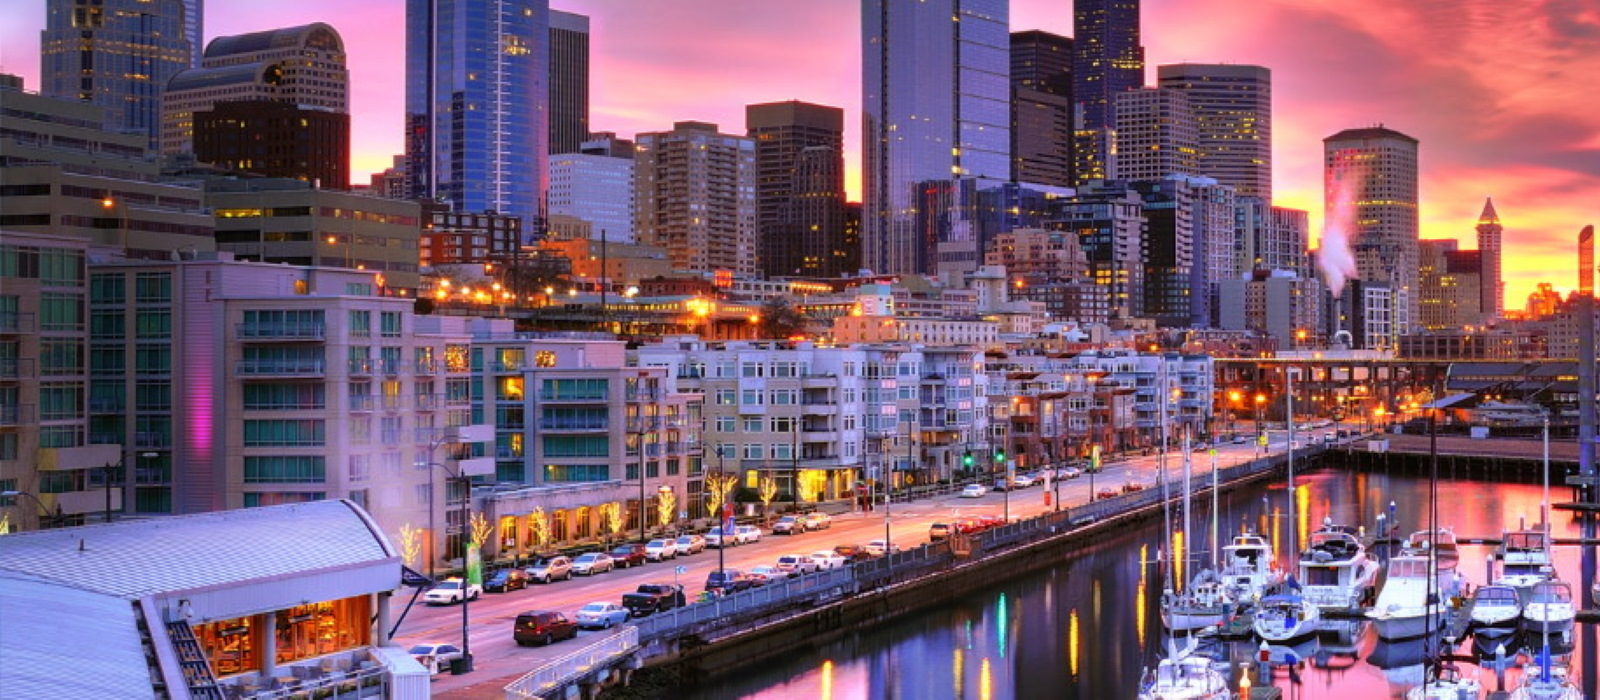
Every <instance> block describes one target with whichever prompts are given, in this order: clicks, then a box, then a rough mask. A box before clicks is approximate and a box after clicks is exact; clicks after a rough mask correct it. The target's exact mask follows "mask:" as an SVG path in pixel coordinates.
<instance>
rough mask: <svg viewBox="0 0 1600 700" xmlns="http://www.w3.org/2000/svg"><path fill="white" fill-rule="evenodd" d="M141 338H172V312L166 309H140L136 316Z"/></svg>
mask: <svg viewBox="0 0 1600 700" xmlns="http://www.w3.org/2000/svg"><path fill="white" fill-rule="evenodd" d="M135 324H136V327H137V328H138V331H137V332H138V334H139V337H140V338H171V337H172V312H171V311H165V310H154V311H140V312H139V314H138V316H136V317H135Z"/></svg>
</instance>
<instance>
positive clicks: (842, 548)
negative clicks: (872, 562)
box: [833, 544, 872, 562]
mask: <svg viewBox="0 0 1600 700" xmlns="http://www.w3.org/2000/svg"><path fill="white" fill-rule="evenodd" d="M833 553H834V554H837V555H839V556H841V557H844V560H845V561H848V562H857V561H865V560H867V559H871V558H872V555H870V554H867V548H866V547H863V546H861V545H859V544H841V545H839V546H837V547H834V548H833Z"/></svg>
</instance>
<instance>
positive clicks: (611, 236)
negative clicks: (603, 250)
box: [549, 134, 635, 243]
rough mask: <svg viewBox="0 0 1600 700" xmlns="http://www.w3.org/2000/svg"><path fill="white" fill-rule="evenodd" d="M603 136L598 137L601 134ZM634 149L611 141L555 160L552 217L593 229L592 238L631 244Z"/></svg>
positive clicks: (584, 145)
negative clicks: (583, 224)
mask: <svg viewBox="0 0 1600 700" xmlns="http://www.w3.org/2000/svg"><path fill="white" fill-rule="evenodd" d="M597 136H598V134H597ZM633 154H634V149H633V144H632V143H631V142H628V141H625V140H618V139H616V138H614V137H612V138H600V139H597V140H593V141H584V142H583V143H581V144H580V145H579V152H577V153H556V154H552V155H551V156H550V196H549V207H550V217H551V219H555V218H556V217H559V216H569V217H572V218H574V219H578V220H582V221H585V222H587V223H588V224H589V236H588V237H591V238H596V239H598V238H601V234H602V233H604V234H605V235H604V237H605V239H606V240H607V241H610V242H613V243H632V242H634V240H635V236H634V230H633V216H634V211H633V209H634V199H633V198H634V188H635V185H634V181H633V171H634V162H633V158H634V155H633Z"/></svg>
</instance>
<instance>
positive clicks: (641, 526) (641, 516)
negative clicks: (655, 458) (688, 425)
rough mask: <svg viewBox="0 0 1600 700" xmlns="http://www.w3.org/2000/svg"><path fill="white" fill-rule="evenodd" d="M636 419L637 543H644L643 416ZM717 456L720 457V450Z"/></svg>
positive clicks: (646, 520)
mask: <svg viewBox="0 0 1600 700" xmlns="http://www.w3.org/2000/svg"><path fill="white" fill-rule="evenodd" d="M637 420H638V421H639V429H638V430H636V431H634V435H636V436H638V438H639V439H638V440H637V441H636V442H634V447H635V449H637V450H638V451H639V462H638V466H637V467H635V469H636V471H635V472H634V476H637V477H639V544H644V543H645V532H646V531H648V529H649V528H648V527H647V525H648V523H649V520H648V519H646V517H645V511H644V498H645V496H644V418H643V417H642V416H641V417H639V418H638V419H637ZM718 457H719V458H720V457H721V453H720V452H719V453H718Z"/></svg>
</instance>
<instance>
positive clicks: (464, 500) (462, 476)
mask: <svg viewBox="0 0 1600 700" xmlns="http://www.w3.org/2000/svg"><path fill="white" fill-rule="evenodd" d="M451 442H453V439H452V437H451V436H450V435H449V434H448V433H447V432H441V433H439V434H438V435H436V436H434V437H432V438H431V439H430V440H429V442H428V459H430V460H432V459H433V458H434V455H435V453H436V452H437V451H438V449H439V448H440V447H442V446H444V445H446V444H450V443H451ZM428 467H429V469H428V578H429V579H430V580H431V579H433V578H435V575H434V565H435V564H436V563H437V561H438V559H439V557H438V554H437V551H436V550H435V549H434V546H435V545H436V544H437V543H438V541H439V534H438V531H437V530H435V529H434V527H435V520H434V514H433V513H434V503H433V467H438V468H439V470H440V471H442V472H444V475H445V482H444V483H445V487H446V488H449V485H450V484H451V483H452V482H459V483H460V486H461V664H462V666H461V672H462V673H466V672H468V671H471V670H472V637H471V632H470V628H469V627H468V623H469V616H468V608H469V605H468V604H469V602H470V601H471V600H472V595H471V590H472V588H471V586H472V571H471V565H470V560H471V549H472V541H471V540H472V537H471V534H472V532H471V530H472V527H471V525H472V477H471V476H468V475H467V474H466V472H465V471H464V470H462V469H461V467H460V465H459V464H458V465H457V467H456V469H455V471H451V469H450V467H449V466H447V465H446V464H444V463H443V462H433V461H430V462H428Z"/></svg>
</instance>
